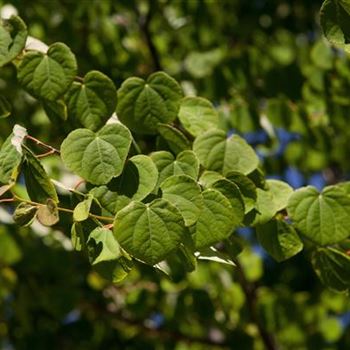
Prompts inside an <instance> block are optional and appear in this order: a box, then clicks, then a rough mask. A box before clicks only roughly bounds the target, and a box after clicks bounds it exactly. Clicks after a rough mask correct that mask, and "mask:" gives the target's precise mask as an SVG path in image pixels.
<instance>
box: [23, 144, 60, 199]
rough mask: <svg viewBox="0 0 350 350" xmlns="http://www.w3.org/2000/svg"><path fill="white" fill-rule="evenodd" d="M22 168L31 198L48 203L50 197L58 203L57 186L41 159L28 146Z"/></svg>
mask: <svg viewBox="0 0 350 350" xmlns="http://www.w3.org/2000/svg"><path fill="white" fill-rule="evenodd" d="M22 168H23V174H24V180H25V183H26V189H27V192H28V195H29V198H30V199H31V200H33V201H36V202H39V203H43V204H46V203H47V200H48V199H52V200H53V201H54V202H56V203H58V196H57V192H56V189H55V186H54V185H53V183H52V182H51V180H50V178H49V176H48V175H47V173H46V171H45V169H44V167H43V166H42V165H41V163H40V161H39V160H38V159H37V158H36V157H35V155H34V154H33V153H32V152H31V151H30V150H29V149H28V148H26V149H25V152H24V162H23V165H22Z"/></svg>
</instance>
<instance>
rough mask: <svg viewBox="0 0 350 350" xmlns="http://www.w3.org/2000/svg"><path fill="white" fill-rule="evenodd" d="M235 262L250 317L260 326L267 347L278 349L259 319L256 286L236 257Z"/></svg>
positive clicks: (261, 335)
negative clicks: (247, 276) (248, 278)
mask: <svg viewBox="0 0 350 350" xmlns="http://www.w3.org/2000/svg"><path fill="white" fill-rule="evenodd" d="M234 262H235V264H236V271H237V272H238V277H239V281H240V284H241V287H242V289H243V292H244V294H245V296H246V300H247V307H248V311H249V315H250V319H251V320H252V322H253V323H254V324H255V325H256V326H257V327H258V331H259V334H260V337H261V339H262V341H263V343H264V345H265V348H266V349H267V350H278V346H277V344H276V342H275V339H274V337H273V336H272V334H270V333H269V332H268V331H267V330H266V329H265V327H264V326H263V324H262V323H261V322H260V320H259V317H258V313H257V309H256V303H257V300H258V296H257V294H256V287H255V286H254V285H253V284H252V283H250V282H249V281H248V280H247V278H246V276H245V273H244V269H243V267H242V265H241V264H240V262H239V261H238V260H237V259H235V261H234Z"/></svg>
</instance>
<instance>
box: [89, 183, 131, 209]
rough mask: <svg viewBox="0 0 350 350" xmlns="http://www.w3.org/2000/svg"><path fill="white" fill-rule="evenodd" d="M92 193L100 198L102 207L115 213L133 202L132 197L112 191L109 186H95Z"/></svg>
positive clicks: (96, 197)
mask: <svg viewBox="0 0 350 350" xmlns="http://www.w3.org/2000/svg"><path fill="white" fill-rule="evenodd" d="M90 193H91V194H92V195H93V196H94V198H95V199H96V200H98V202H99V203H100V205H101V207H102V208H104V209H106V210H108V211H109V212H110V213H111V214H114V215H115V214H117V212H118V211H119V210H121V209H123V208H124V207H126V206H127V205H128V204H129V203H130V202H131V198H129V197H126V196H123V195H120V194H118V193H117V192H114V191H111V190H110V189H109V188H108V187H107V186H99V187H94V188H93V189H92V190H91V191H90Z"/></svg>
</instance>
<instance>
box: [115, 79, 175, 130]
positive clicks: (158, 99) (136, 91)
mask: <svg viewBox="0 0 350 350" xmlns="http://www.w3.org/2000/svg"><path fill="white" fill-rule="evenodd" d="M181 98H182V90H181V87H180V86H179V84H178V83H177V82H176V80H174V79H173V78H171V77H170V76H169V75H167V74H166V73H164V72H156V73H154V74H152V75H150V76H149V77H148V79H147V81H145V80H143V79H141V78H129V79H127V80H125V81H124V82H123V84H122V86H121V87H120V89H119V90H118V105H117V115H118V118H119V119H120V120H121V121H122V123H124V124H125V125H126V126H127V127H128V128H130V129H131V130H132V131H134V132H137V133H141V134H156V133H157V128H158V124H159V123H165V124H166V123H170V122H172V121H173V120H174V119H175V118H176V117H177V113H178V110H179V106H180V100H181Z"/></svg>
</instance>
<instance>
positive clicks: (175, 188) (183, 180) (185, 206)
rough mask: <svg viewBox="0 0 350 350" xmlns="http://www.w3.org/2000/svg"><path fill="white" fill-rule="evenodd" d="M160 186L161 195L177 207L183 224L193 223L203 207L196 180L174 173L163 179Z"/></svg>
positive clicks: (189, 224)
mask: <svg viewBox="0 0 350 350" xmlns="http://www.w3.org/2000/svg"><path fill="white" fill-rule="evenodd" d="M160 188H161V189H162V197H163V198H164V199H166V200H168V201H169V202H170V203H171V204H173V205H175V207H176V208H178V209H179V211H180V213H181V215H182V216H183V218H184V221H185V225H186V226H191V225H193V224H195V223H196V221H197V219H198V217H199V215H200V213H201V210H202V209H203V197H202V194H201V188H200V186H199V185H198V184H197V182H196V181H195V180H194V179H192V178H191V177H189V176H187V175H174V176H170V177H168V178H167V179H166V180H165V181H163V182H162V184H161V185H160Z"/></svg>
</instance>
